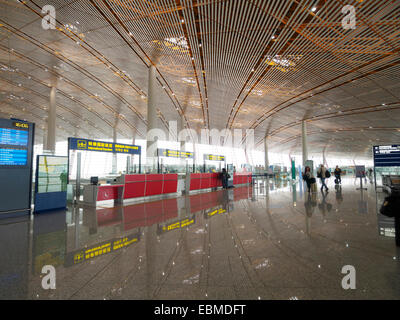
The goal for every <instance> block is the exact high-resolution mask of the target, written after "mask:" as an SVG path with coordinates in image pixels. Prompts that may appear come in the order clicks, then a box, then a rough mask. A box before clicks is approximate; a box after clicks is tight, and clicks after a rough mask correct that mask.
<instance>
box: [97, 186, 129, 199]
mask: <svg viewBox="0 0 400 320" xmlns="http://www.w3.org/2000/svg"><path fill="white" fill-rule="evenodd" d="M122 187H123V186H122V185H114V186H99V187H98V190H97V201H103V200H114V199H118V188H122Z"/></svg>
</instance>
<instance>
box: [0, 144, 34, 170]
mask: <svg viewBox="0 0 400 320" xmlns="http://www.w3.org/2000/svg"><path fill="white" fill-rule="evenodd" d="M27 161H28V150H26V149H9V148H0V166H26V164H27Z"/></svg>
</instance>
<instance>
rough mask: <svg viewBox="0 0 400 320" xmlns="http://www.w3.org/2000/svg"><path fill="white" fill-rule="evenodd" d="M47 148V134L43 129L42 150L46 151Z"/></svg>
mask: <svg viewBox="0 0 400 320" xmlns="http://www.w3.org/2000/svg"><path fill="white" fill-rule="evenodd" d="M46 147H47V132H46V128H43V150H46Z"/></svg>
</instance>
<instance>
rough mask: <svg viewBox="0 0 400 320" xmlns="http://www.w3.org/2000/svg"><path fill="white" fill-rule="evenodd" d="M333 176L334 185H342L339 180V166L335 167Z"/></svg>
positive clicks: (340, 172) (340, 173)
mask: <svg viewBox="0 0 400 320" xmlns="http://www.w3.org/2000/svg"><path fill="white" fill-rule="evenodd" d="M334 174H335V183H336V184H339V183H340V184H341V183H342V178H341V175H342V169H340V168H339V166H336V168H335V171H334Z"/></svg>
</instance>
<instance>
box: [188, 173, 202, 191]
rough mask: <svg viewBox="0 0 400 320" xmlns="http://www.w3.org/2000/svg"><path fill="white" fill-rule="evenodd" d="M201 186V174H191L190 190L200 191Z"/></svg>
mask: <svg viewBox="0 0 400 320" xmlns="http://www.w3.org/2000/svg"><path fill="white" fill-rule="evenodd" d="M200 184H201V173H192V174H190V190H199V189H200Z"/></svg>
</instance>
